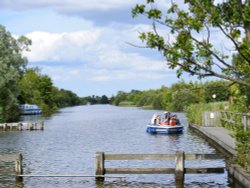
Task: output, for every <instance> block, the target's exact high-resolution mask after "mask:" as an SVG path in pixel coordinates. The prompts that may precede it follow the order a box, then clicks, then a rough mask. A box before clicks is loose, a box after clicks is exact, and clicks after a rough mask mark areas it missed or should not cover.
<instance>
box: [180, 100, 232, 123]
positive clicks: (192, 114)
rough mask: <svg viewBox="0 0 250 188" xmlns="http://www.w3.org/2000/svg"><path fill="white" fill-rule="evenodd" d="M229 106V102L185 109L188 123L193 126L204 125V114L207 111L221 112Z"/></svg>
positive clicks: (198, 105) (190, 106)
mask: <svg viewBox="0 0 250 188" xmlns="http://www.w3.org/2000/svg"><path fill="white" fill-rule="evenodd" d="M225 106H228V102H215V103H198V104H192V105H189V106H188V107H186V108H185V112H186V116H187V118H188V122H189V123H191V124H196V125H202V113H203V112H205V111H221V110H225V109H224V107H225Z"/></svg>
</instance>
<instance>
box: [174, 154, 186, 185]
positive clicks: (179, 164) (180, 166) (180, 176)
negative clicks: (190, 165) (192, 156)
mask: <svg viewBox="0 0 250 188" xmlns="http://www.w3.org/2000/svg"><path fill="white" fill-rule="evenodd" d="M184 160H185V154H184V152H183V151H178V152H176V156H175V183H176V187H178V188H181V187H183V185H184V178H185V177H184V170H185V167H184V165H185V162H184Z"/></svg>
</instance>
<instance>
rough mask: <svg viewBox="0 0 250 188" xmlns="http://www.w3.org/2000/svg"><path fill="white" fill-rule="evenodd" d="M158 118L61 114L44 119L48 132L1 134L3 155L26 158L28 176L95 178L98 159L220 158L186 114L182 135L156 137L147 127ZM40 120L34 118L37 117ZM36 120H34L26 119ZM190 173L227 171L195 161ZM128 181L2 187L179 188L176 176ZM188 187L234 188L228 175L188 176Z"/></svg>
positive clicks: (43, 181)
mask: <svg viewBox="0 0 250 188" xmlns="http://www.w3.org/2000/svg"><path fill="white" fill-rule="evenodd" d="M154 113H161V114H163V111H157V110H143V109H140V108H134V107H115V106H110V105H92V106H91V105H89V106H78V107H71V108H64V109H61V110H60V111H59V112H58V113H56V114H54V115H53V116H51V117H50V118H46V119H44V121H45V130H44V131H13V132H0V153H19V152H20V153H22V154H23V158H24V159H23V163H24V173H25V174H30V173H32V174H86V175H94V173H95V153H96V152H97V151H102V152H106V153H139V154H143V153H153V154H156V153H175V152H176V151H179V150H182V151H184V152H186V153H216V150H215V149H214V148H212V147H211V146H210V145H209V144H208V143H207V142H206V141H205V140H204V139H202V138H200V137H199V136H197V135H196V134H195V133H193V132H191V131H189V129H188V123H187V120H186V117H185V114H183V113H177V115H178V117H179V119H180V121H181V122H182V123H183V124H184V126H185V130H184V134H181V135H151V134H148V133H146V131H145V130H146V124H147V123H148V122H149V121H150V118H151V116H152V115H153V114H154ZM33 117H34V116H33ZM38 117H39V116H38ZM26 118H30V117H26ZM106 166H107V167H117V166H119V167H126V168H130V167H149V168H153V167H173V166H174V162H173V161H113V162H107V164H106ZM186 166H187V167H198V166H200V167H211V166H213V167H217V166H218V167H221V166H225V163H224V161H223V160H217V161H216V162H214V161H209V160H206V161H203V162H200V161H189V162H187V163H186ZM122 176H126V178H124V179H106V180H105V182H104V183H96V182H95V179H94V178H24V181H23V183H22V184H18V185H16V184H15V181H14V178H9V177H2V178H1V181H0V187H46V188H55V187H58V188H59V187H60V188H62V187H63V188H71V187H73V188H78V187H79V188H80V187H90V188H91V187H98V188H99V187H150V188H151V187H157V188H158V187H175V181H174V175H157V174H156V175H122ZM185 187H197V188H198V187H206V188H208V187H230V185H229V184H228V179H227V172H225V173H224V174H194V175H186V176H185Z"/></svg>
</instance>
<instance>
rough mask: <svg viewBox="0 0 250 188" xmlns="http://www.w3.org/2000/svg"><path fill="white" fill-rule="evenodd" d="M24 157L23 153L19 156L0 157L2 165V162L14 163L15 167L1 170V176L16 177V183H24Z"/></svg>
mask: <svg viewBox="0 0 250 188" xmlns="http://www.w3.org/2000/svg"><path fill="white" fill-rule="evenodd" d="M22 160H23V156H22V154H21V153H19V154H9V155H0V163H1V162H13V163H15V166H14V165H13V167H12V168H11V169H3V170H1V173H0V175H1V176H10V175H11V176H15V177H16V181H22V177H21V175H22V174H23V163H22Z"/></svg>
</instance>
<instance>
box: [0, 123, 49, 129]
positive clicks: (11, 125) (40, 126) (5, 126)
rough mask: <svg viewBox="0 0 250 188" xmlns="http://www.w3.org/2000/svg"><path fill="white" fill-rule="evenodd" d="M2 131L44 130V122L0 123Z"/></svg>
mask: <svg viewBox="0 0 250 188" xmlns="http://www.w3.org/2000/svg"><path fill="white" fill-rule="evenodd" d="M0 130H2V131H12V130H17V131H22V130H44V122H43V121H38V122H18V123H0Z"/></svg>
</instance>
